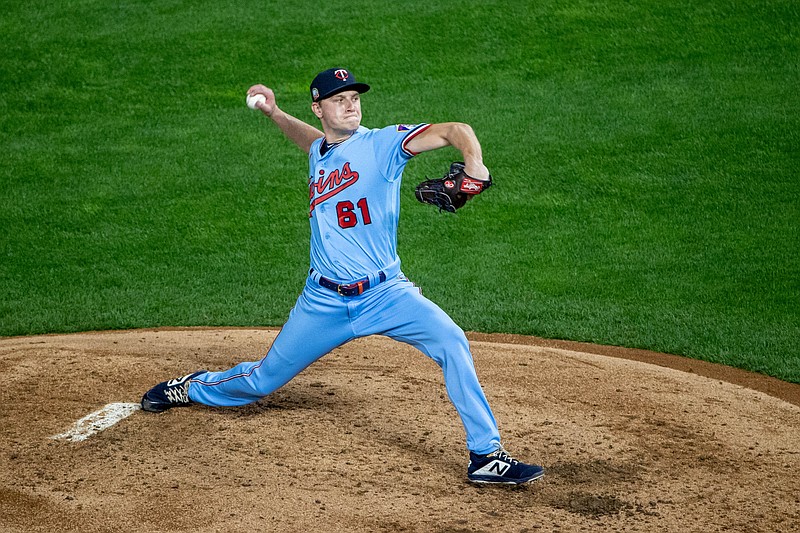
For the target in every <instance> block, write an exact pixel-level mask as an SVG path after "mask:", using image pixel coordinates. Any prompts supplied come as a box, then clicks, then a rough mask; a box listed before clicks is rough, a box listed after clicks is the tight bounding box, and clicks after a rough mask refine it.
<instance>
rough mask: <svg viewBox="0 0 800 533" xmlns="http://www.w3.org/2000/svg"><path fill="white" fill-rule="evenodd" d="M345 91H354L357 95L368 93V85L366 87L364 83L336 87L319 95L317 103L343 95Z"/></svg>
mask: <svg viewBox="0 0 800 533" xmlns="http://www.w3.org/2000/svg"><path fill="white" fill-rule="evenodd" d="M345 91H356V92H357V93H361V94H363V93H365V92H367V91H369V85H367V84H366V83H351V84H350V85H345V86H343V87H337V88H335V89H333V90H332V91H330V92H328V93H326V94H321V95H319V98H318V99H317V102H319V101H320V100H324V99H326V98H330V97H331V96H334V95H336V94H339V93H343V92H345Z"/></svg>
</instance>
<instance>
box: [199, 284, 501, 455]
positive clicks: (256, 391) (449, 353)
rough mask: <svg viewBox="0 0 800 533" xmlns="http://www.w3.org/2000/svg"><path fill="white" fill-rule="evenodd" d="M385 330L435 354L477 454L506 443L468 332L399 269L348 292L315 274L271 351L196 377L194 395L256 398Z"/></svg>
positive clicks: (228, 402) (207, 400)
mask: <svg viewBox="0 0 800 533" xmlns="http://www.w3.org/2000/svg"><path fill="white" fill-rule="evenodd" d="M368 335H385V336H387V337H390V338H392V339H395V340H398V341H401V342H405V343H407V344H410V345H412V346H414V347H416V348H417V349H419V350H420V351H421V352H422V353H424V354H425V355H427V356H428V357H430V358H431V359H433V360H434V361H435V362H436V363H437V364H438V365H439V366H440V367H441V368H442V371H443V373H444V381H445V387H446V389H447V394H448V396H449V397H450V401H451V402H452V403H453V405H454V406H455V408H456V411H457V412H458V414H459V416H460V417H461V421H462V423H463V424H464V429H465V431H466V434H467V448H469V449H470V450H471V451H473V452H475V453H478V454H486V453H490V452H492V451H494V450H495V449H497V448H498V446H499V445H500V434H499V432H498V429H497V422H496V421H495V418H494V415H493V414H492V411H491V409H490V407H489V404H488V402H487V401H486V396H485V395H484V393H483V390H482V389H481V385H480V383H479V382H478V377H477V375H476V374H475V366H474V364H473V361H472V354H471V353H470V349H469V342H468V341H467V338H466V336H465V335H464V332H463V331H462V330H461V328H459V327H458V326H457V325H456V323H455V322H453V320H452V319H451V318H450V317H449V316H448V315H447V314H446V313H445V312H444V311H442V310H441V309H440V308H439V307H438V306H437V305H436V304H434V303H433V302H431V301H430V300H428V299H427V298H425V297H424V296H422V294H421V293H420V291H419V289H418V288H417V287H415V286H414V285H413V284H412V283H411V282H410V281H408V280H407V279H406V278H405V277H404V276H402V274H401V275H399V276H396V277H394V278H392V279H389V280H387V281H386V282H384V283H381V284H379V285H377V286H375V287H372V288H370V289H368V290H367V291H365V292H364V293H363V294H361V295H359V296H354V297H343V296H340V295H338V294H337V293H335V292H333V291H331V290H330V289H326V288H323V287H321V286H320V285H319V284H318V283H317V282H315V281H314V280H313V279H312V278H310V277H309V279H308V280H307V281H306V286H305V289H304V290H303V292H302V294H301V295H300V297H299V298H298V299H297V303H296V304H295V307H294V308H293V309H292V311H291V313H290V314H289V319H288V320H287V322H286V324H285V325H284V326H283V329H281V331H280V333H279V334H278V336H277V337H276V338H275V341H274V342H273V343H272V346H271V347H270V349H269V352H268V353H267V355H266V356H265V357H264V358H263V359H261V360H260V361H253V362H247V363H241V364H239V365H236V366H235V367H233V368H231V369H230V370H227V371H225V372H207V373H204V374H200V375H198V376H196V377H195V378H194V379H192V381H191V383H190V385H189V398H190V399H191V400H193V401H195V402H198V403H201V404H205V405H210V406H234V405H244V404H248V403H251V402H255V401H257V400H259V399H260V398H263V397H264V396H267V395H269V394H271V393H272V392H274V391H275V390H277V389H278V388H280V387H282V386H283V385H285V384H286V383H288V382H289V381H290V380H291V379H292V378H294V377H295V376H296V375H298V374H299V373H300V372H302V371H303V370H304V369H305V368H306V367H308V366H309V365H310V364H311V363H313V362H314V361H316V360H318V359H320V358H321V357H322V356H324V355H325V354H327V353H329V352H330V351H332V350H333V349H335V348H337V347H339V346H341V345H342V344H345V343H346V342H348V341H350V340H353V339H355V338H358V337H365V336H368Z"/></svg>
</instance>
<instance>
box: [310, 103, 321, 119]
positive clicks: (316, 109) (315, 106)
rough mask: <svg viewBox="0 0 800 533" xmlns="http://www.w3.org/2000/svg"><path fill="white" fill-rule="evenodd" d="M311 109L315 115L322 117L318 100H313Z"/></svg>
mask: <svg viewBox="0 0 800 533" xmlns="http://www.w3.org/2000/svg"><path fill="white" fill-rule="evenodd" d="M311 111H313V112H314V114H315V115H316V116H317V118H319V119H321V118H322V106H321V105H319V102H313V103H312V104H311Z"/></svg>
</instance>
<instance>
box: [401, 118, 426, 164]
mask: <svg viewBox="0 0 800 533" xmlns="http://www.w3.org/2000/svg"><path fill="white" fill-rule="evenodd" d="M430 127H431V125H430V124H425V125H424V126H422V127H419V128H417V129H415V130H414V131H412V132H411V133H409V134H408V135H406V138H405V139H403V143H402V144H401V145H400V146H401V147H402V148H403V151H404V152H405V153H407V154H408V155H410V156H415V155H417V154H418V153H419V152H412V151H411V150H409V149H408V148H407V147H406V144H408V141H410V140H411V139H413V138H414V137H416V136H417V135H419V134H420V133H422V132H423V131H425V130H427V129H428V128H430Z"/></svg>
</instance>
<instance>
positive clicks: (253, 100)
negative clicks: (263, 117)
mask: <svg viewBox="0 0 800 533" xmlns="http://www.w3.org/2000/svg"><path fill="white" fill-rule="evenodd" d="M266 101H267V97H266V96H264V95H263V94H256V95H253V96H250V95H249V94H248V95H247V107H249V108H250V109H258V107H256V106H257V105H258V104H259V102H266Z"/></svg>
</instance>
